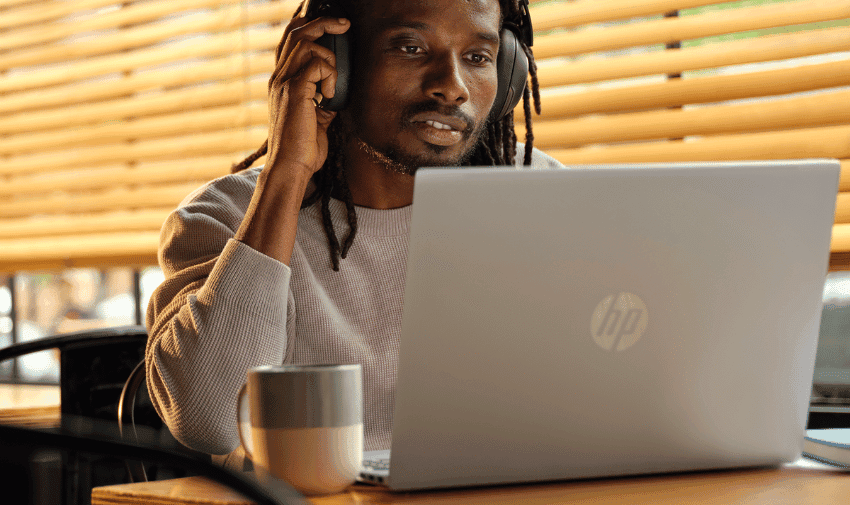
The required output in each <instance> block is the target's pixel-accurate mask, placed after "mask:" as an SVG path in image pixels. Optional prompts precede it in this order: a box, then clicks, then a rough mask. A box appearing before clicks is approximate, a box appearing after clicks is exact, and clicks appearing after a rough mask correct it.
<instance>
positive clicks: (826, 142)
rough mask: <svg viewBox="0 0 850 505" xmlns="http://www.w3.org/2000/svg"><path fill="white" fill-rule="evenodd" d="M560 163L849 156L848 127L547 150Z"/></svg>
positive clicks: (849, 130)
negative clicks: (686, 140)
mask: <svg viewBox="0 0 850 505" xmlns="http://www.w3.org/2000/svg"><path fill="white" fill-rule="evenodd" d="M547 153H548V154H550V155H551V156H553V157H554V158H555V159H557V160H559V161H561V163H564V164H567V165H569V164H577V163H578V164H583V163H628V162H633V163H643V162H666V161H711V160H778V159H793V158H850V126H832V127H825V128H809V129H805V130H792V131H783V132H769V133H752V134H742V135H719V136H716V137H710V138H704V139H700V140H699V141H692V142H681V141H670V142H647V143H636V144H625V145H619V146H606V147H604V148H603V147H587V148H581V149H549V150H547Z"/></svg>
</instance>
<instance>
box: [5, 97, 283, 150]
mask: <svg viewBox="0 0 850 505" xmlns="http://www.w3.org/2000/svg"><path fill="white" fill-rule="evenodd" d="M267 94H268V91H267V88H266V83H265V82H257V81H255V82H252V83H250V84H248V85H246V84H244V83H241V82H238V81H237V82H231V83H227V84H222V85H218V86H207V87H203V88H189V89H185V90H179V91H174V92H170V93H166V94H163V95H153V96H147V97H139V98H126V99H123V100H113V101H108V102H101V103H99V104H90V105H81V106H77V107H68V108H64V109H54V110H50V111H48V112H26V113H21V114H17V115H13V116H7V117H5V118H2V117H0V134H3V133H6V134H10V135H11V134H14V133H16V132H38V131H45V130H55V129H60V128H61V129H67V128H73V127H78V126H87V125H96V124H98V123H103V122H105V121H114V120H116V119H121V118H140V117H146V116H155V115H157V114H173V113H174V112H178V113H179V112H182V111H186V112H191V111H193V110H196V109H205V108H209V107H215V106H220V105H232V104H237V103H242V102H245V101H248V100H255V99H260V98H266V96H267ZM122 127H123V125H117V126H115V127H114V128H122ZM95 129H98V130H100V131H103V134H104V135H110V133H109V131H105V130H109V129H110V127H109V126H105V127H95ZM74 135H79V137H77V138H84V137H86V136H88V135H90V133H88V132H77V133H76V134H72V136H74ZM20 142H21V140H19V139H16V137H12V138H10V139H9V140H2V139H0V146H2V147H0V152H10V151H11V149H14V148H13V147H9V148H7V147H6V146H15V145H19V144H20Z"/></svg>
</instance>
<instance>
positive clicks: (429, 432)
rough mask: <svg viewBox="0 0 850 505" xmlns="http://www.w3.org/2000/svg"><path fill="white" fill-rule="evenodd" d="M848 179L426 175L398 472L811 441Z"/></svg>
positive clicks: (422, 480) (505, 469) (771, 166)
mask: <svg viewBox="0 0 850 505" xmlns="http://www.w3.org/2000/svg"><path fill="white" fill-rule="evenodd" d="M612 168H613V169H614V170H612ZM838 174H839V164H838V162H837V161H834V160H805V161H776V162H746V163H743V162H742V163H702V164H664V165H652V164H650V165H622V166H604V167H581V168H578V169H573V170H515V169H513V168H490V169H462V170H458V169H422V170H420V171H418V172H417V175H416V183H415V189H414V203H413V214H412V222H411V234H410V246H409V253H408V254H409V257H408V266H407V284H406V291H405V302H404V316H403V323H402V334H401V342H400V356H399V368H398V379H397V390H396V404H395V417H394V429H393V441H392V463H391V470H390V476H389V485H390V487H392V488H395V489H417V488H429V487H446V486H466V485H477V484H490V483H507V482H522V481H541V480H557V479H569V478H584V477H602V476H614V475H628V474H642V473H655V472H669V471H683V470H696V469H708V468H723V467H733V466H754V465H771V464H779V463H781V462H785V461H791V460H794V459H795V458H797V457H798V456H799V455H800V451H801V443H802V437H803V433H804V429H805V425H806V415H807V406H808V401H809V392H810V388H811V384H812V374H813V366H814V359H815V351H816V345H817V330H818V322H819V318H820V309H821V294H822V290H823V283H824V278H825V275H826V272H827V268H828V260H829V246H830V235H831V229H832V223H833V216H834V208H835V199H836V194H837V187H838Z"/></svg>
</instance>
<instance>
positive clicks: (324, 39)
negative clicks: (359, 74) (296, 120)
mask: <svg viewBox="0 0 850 505" xmlns="http://www.w3.org/2000/svg"><path fill="white" fill-rule="evenodd" d="M316 43H317V44H319V45H320V46H323V47H326V48H328V49H330V50H331V51H333V53H334V55H335V56H336V87H335V88H334V96H333V98H331V99H327V98H324V99H322V103H320V104H319V106H320V107H321V108H323V109H325V110H331V111H339V110H342V109H344V108H345V106H346V105H347V104H348V89H349V84H350V80H351V36H350V35H349V32H345V33H341V34H338V35H334V34H331V33H326V34H324V35H322V36H321V37H319V38H318V39H317V40H316Z"/></svg>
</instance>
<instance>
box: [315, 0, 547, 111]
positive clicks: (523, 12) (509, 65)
mask: <svg viewBox="0 0 850 505" xmlns="http://www.w3.org/2000/svg"><path fill="white" fill-rule="evenodd" d="M519 3H520V23H519V25H516V24H514V23H509V22H506V23H505V24H504V26H503V27H502V30H501V34H500V37H499V38H500V43H499V55H498V57H497V58H496V72H497V74H498V79H499V85H498V88H497V91H496V100H495V101H494V102H493V107H492V108H491V109H490V119H491V120H493V121H497V120H499V119H502V118H503V117H505V115H507V114H508V113H509V112H510V111H512V110H513V109H514V107H516V106H517V104H518V103H519V101H520V100H521V99H522V94H523V91H524V90H525V86H526V81H527V80H528V57H527V56H526V55H525V51H523V50H522V46H521V45H520V42H519V41H520V40H522V41H523V42H525V44H526V45H527V46H529V47H531V45H532V43H533V42H534V36H533V34H534V30H533V29H532V27H531V16H530V15H529V13H528V0H520V1H519ZM302 12H303V13H304V14H303V16H304V17H306V18H307V19H310V20H312V19H316V18H318V17H323V16H328V17H337V18H347V19H351V16H350V15H349V13H348V12H347V11H346V10H345V9H344V8H343V7H342V6H341V5H340V4H339V0H306V5H305V6H304V7H303V8H302ZM350 33H351V31H350V30H349V31H347V32H345V33H342V34H339V35H334V34H330V33H326V34H324V35H322V36H321V37H319V39H318V40H316V43H318V44H319V45H321V46H324V47H326V48H328V49H330V50H331V51H333V52H334V54H335V55H336V71H337V79H336V90H335V93H334V96H333V98H331V99H327V98H323V99H322V101H321V103H320V104H319V107H322V108H323V109H327V110H332V111H338V110H342V109H343V108H345V106H346V104H347V103H348V90H349V88H350V81H351V62H352V42H351V36H350V35H349V34H350Z"/></svg>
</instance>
